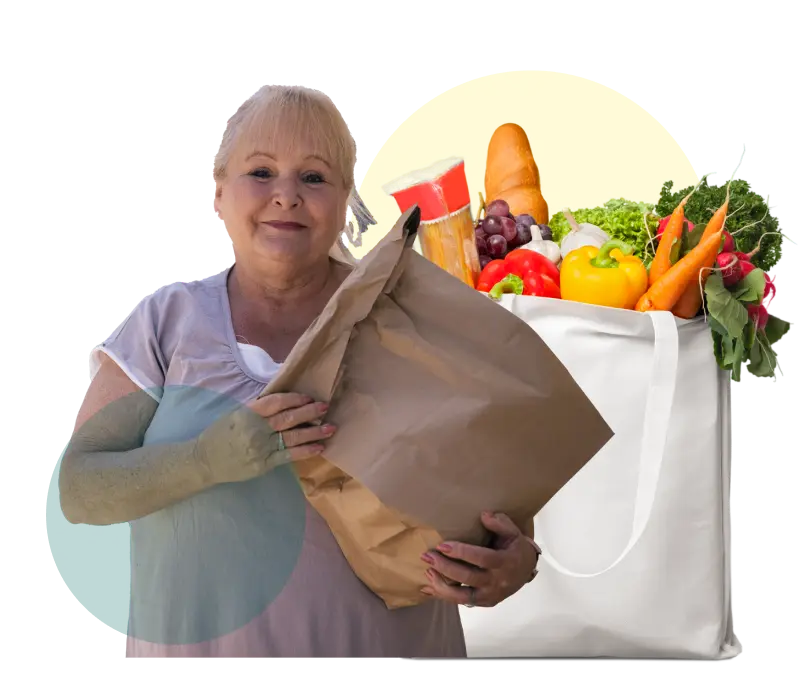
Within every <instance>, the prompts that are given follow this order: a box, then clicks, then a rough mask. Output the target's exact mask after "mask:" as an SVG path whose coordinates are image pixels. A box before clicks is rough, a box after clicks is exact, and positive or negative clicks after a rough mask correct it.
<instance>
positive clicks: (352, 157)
mask: <svg viewBox="0 0 810 697" xmlns="http://www.w3.org/2000/svg"><path fill="white" fill-rule="evenodd" d="M243 137H250V138H255V139H256V141H257V142H262V141H265V140H269V141H270V142H272V143H274V144H278V147H288V148H292V147H293V146H294V144H295V143H296V142H299V141H300V140H301V139H302V138H307V139H312V140H313V141H314V143H315V147H316V148H317V149H318V152H317V153H316V154H317V155H320V156H321V157H323V158H324V159H326V160H327V161H328V162H329V163H330V164H331V165H332V166H333V167H335V168H336V170H337V172H338V175H339V176H340V178H341V183H342V184H343V185H344V187H345V188H346V190H347V191H352V190H353V188H354V166H355V163H356V161H357V146H356V144H355V142H354V138H352V135H351V133H350V132H349V127H348V126H347V125H346V122H345V121H344V120H343V117H342V116H341V114H340V112H339V111H338V109H337V107H336V106H335V105H334V103H333V102H332V100H331V99H329V97H327V96H326V95H325V94H324V93H323V92H319V91H318V90H313V89H309V88H307V87H286V86H281V85H265V86H264V87H262V88H261V89H259V91H258V92H256V93H255V94H254V95H253V96H252V97H250V98H249V99H248V100H247V101H245V103H244V104H242V106H240V107H239V109H237V111H236V113H235V114H234V115H233V116H232V117H231V118H230V119H228V125H227V127H226V128H225V133H224V134H223V136H222V143H221V144H220V146H219V152H217V154H216V157H215V158H214V180H215V181H217V182H219V181H221V180H222V179H223V178H224V177H225V168H226V167H227V165H228V159H229V158H230V157H231V155H232V154H233V151H234V149H235V147H236V144H237V143H238V142H239V141H240V139H241V138H243Z"/></svg>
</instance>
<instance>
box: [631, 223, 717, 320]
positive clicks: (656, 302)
mask: <svg viewBox="0 0 810 697" xmlns="http://www.w3.org/2000/svg"><path fill="white" fill-rule="evenodd" d="M722 239H723V233H722V232H720V231H718V232H715V233H714V234H713V235H710V236H709V237H706V238H703V239H701V240H700V243H699V244H698V245H697V247H695V248H694V249H693V250H691V251H690V252H689V253H688V254H687V255H686V256H684V257H683V259H680V260H679V261H678V262H677V263H676V264H675V265H674V266H672V267H670V268H669V270H667V271H665V272H664V274H663V275H662V276H661V277H660V278H659V279H658V280H657V281H656V282H655V283H653V284H652V285H651V286H650V288H649V290H647V292H646V293H645V294H644V295H642V296H641V299H640V300H639V301H638V303H637V304H636V310H638V311H639V312H649V311H650V310H661V311H666V310H672V308H673V307H674V306H675V303H677V302H678V299H679V298H680V297H681V296H682V295H683V293H684V291H685V290H686V288H687V287H688V286H689V284H690V282H691V281H693V280H694V279H696V278H697V277H698V273H699V272H700V270H701V269H702V268H703V267H705V266H709V267H711V266H713V265H714V260H715V259H716V258H717V251H718V249H719V248H720V241H721V240H722Z"/></svg>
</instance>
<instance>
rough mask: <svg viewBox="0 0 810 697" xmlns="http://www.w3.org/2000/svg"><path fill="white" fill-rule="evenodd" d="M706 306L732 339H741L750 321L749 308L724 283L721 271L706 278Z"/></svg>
mask: <svg viewBox="0 0 810 697" xmlns="http://www.w3.org/2000/svg"><path fill="white" fill-rule="evenodd" d="M705 291H706V308H707V310H708V312H709V314H710V315H711V316H712V317H713V318H714V319H715V320H716V321H717V322H718V323H719V324H720V325H721V326H722V327H723V329H724V330H725V331H726V333H727V334H728V335H729V336H730V337H731V338H732V339H739V338H740V337H741V336H742V333H743V329H744V328H745V325H746V323H747V322H748V310H746V309H745V305H743V304H742V303H741V302H740V301H739V300H737V299H736V298H735V297H734V296H733V295H732V294H731V292H730V291H729V290H728V288H726V287H725V286H724V285H723V277H722V276H721V275H720V274H719V273H716V272H715V273H713V274H710V275H709V277H708V278H707V279H706V285H705Z"/></svg>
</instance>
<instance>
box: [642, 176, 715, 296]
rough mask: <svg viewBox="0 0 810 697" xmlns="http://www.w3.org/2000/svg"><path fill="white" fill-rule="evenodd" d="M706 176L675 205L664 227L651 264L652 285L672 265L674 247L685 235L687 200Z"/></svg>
mask: <svg viewBox="0 0 810 697" xmlns="http://www.w3.org/2000/svg"><path fill="white" fill-rule="evenodd" d="M707 176H708V175H707ZM705 178H706V177H701V178H700V181H699V182H698V183H697V185H696V186H695V187H694V188H693V189H692V191H690V192H689V193H688V194H687V195H686V196H685V197H684V199H683V201H681V202H680V203H679V204H678V205H677V206H676V207H675V210H674V211H672V215H671V216H670V217H669V221H668V222H667V226H666V227H665V228H664V232H663V234H662V235H661V239H660V240H659V241H658V249H657V250H656V252H655V256H654V257H653V260H652V263H651V264H650V274H649V276H650V285H652V284H653V283H655V282H656V281H657V280H658V279H659V278H661V276H662V275H663V274H664V273H665V272H666V271H667V270H668V269H669V268H670V267H671V266H672V249H673V247H675V245H678V244H680V241H681V235H683V218H684V213H683V209H684V206H685V205H686V203H687V201H689V198H690V196H692V194H693V193H695V191H697V189H698V188H699V187H700V185H701V184H702V183H703V180H704V179H705Z"/></svg>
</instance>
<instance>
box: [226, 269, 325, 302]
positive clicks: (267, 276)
mask: <svg viewBox="0 0 810 697" xmlns="http://www.w3.org/2000/svg"><path fill="white" fill-rule="evenodd" d="M333 281H334V273H333V265H332V264H331V262H330V260H329V259H328V258H326V259H324V260H323V262H321V263H318V264H316V265H313V266H311V267H308V268H303V269H297V270H295V271H287V272H284V273H273V272H272V271H270V270H264V269H256V268H253V267H250V266H247V265H245V264H240V263H238V262H237V263H236V264H235V265H234V268H233V271H232V272H231V274H230V279H229V285H231V287H232V290H233V291H234V295H236V296H238V298H239V300H240V302H241V303H244V304H245V305H248V306H255V307H256V308H257V309H258V308H261V309H263V310H265V311H267V310H272V311H275V312H279V311H281V312H283V311H284V310H285V309H286V308H297V309H298V310H301V309H302V308H304V307H307V306H309V305H311V304H313V303H314V304H318V302H319V300H320V299H321V298H322V297H323V296H324V294H325V293H328V296H331V294H332V293H331V292H329V287H330V286H331V285H332V283H333Z"/></svg>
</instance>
